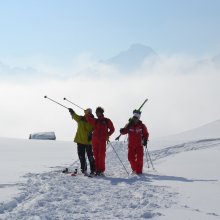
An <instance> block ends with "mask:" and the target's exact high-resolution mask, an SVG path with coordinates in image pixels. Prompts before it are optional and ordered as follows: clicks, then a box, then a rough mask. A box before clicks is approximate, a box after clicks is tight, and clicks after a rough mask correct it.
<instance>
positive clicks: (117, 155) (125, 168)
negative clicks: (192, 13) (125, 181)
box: [108, 141, 129, 176]
mask: <svg viewBox="0 0 220 220" xmlns="http://www.w3.org/2000/svg"><path fill="white" fill-rule="evenodd" d="M108 143H109V144H110V145H111V147H112V149H113V150H114V152H115V154H116V155H117V157H118V159H119V161H120V162H121V164H122V166H123V167H124V169H125V171H126V173H127V174H128V176H129V173H128V171H127V169H126V167H125V165H124V164H123V162H122V161H121V159H120V157H119V156H118V154H117V152H116V150H115V148H114V147H113V145H112V143H111V141H108Z"/></svg>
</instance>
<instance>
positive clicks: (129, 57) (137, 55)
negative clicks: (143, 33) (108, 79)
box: [105, 43, 157, 72]
mask: <svg viewBox="0 0 220 220" xmlns="http://www.w3.org/2000/svg"><path fill="white" fill-rule="evenodd" d="M152 56H157V54H156V52H155V51H154V50H153V49H152V48H151V47H148V46H145V45H143V44H140V43H135V44H132V45H131V46H130V47H129V48H128V50H125V51H121V52H120V53H119V54H118V55H116V56H114V57H111V58H110V59H108V60H106V61H105V63H107V64H110V65H113V66H114V67H116V68H117V69H119V70H120V71H126V72H130V71H133V70H136V69H138V68H139V67H140V66H141V65H142V64H143V62H144V60H145V59H146V58H148V57H152Z"/></svg>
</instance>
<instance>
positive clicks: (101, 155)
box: [99, 141, 106, 172]
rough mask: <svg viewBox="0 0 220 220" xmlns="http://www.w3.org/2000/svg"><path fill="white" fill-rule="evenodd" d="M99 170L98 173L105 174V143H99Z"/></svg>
mask: <svg viewBox="0 0 220 220" xmlns="http://www.w3.org/2000/svg"><path fill="white" fill-rule="evenodd" d="M99 150H100V152H99V168H100V172H105V157H106V142H105V141H104V142H102V143H100V148H99Z"/></svg>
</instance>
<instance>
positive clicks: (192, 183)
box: [0, 137, 220, 220]
mask: <svg viewBox="0 0 220 220" xmlns="http://www.w3.org/2000/svg"><path fill="white" fill-rule="evenodd" d="M155 143H156V142H155ZM155 143H153V141H152V144H150V143H149V147H148V148H149V153H150V158H151V160H152V162H153V165H154V168H155V170H154V169H153V168H152V165H151V163H150V161H149V157H146V154H145V161H144V174H143V175H141V176H135V175H134V176H132V175H129V176H128V175H127V173H126V171H125V169H124V168H123V166H122V164H121V163H120V161H119V159H118V157H117V155H116V154H115V151H116V152H117V154H118V156H119V157H120V159H121V161H122V162H123V164H124V166H125V167H126V169H127V170H128V171H129V172H130V166H129V162H128V160H127V142H111V144H112V145H108V146H107V152H106V176H105V177H94V178H88V177H86V176H83V175H82V174H78V175H77V176H75V177H74V176H69V175H66V174H63V173H62V172H61V171H62V169H64V168H65V167H69V168H70V169H71V170H74V168H76V167H78V166H79V161H78V159H77V154H76V146H75V144H74V143H73V142H57V141H38V140H16V139H4V138H0V149H1V155H0V165H1V166H0V174H1V181H0V190H1V191H0V192H1V194H0V195H1V200H0V219H2V220H3V219H7V220H8V219H9V220H10V219H13V220H14V219H25V220H26V219H29V220H32V219H33V220H41V219H42V220H48V219H50V220H54V219H55V220H56V219H62V220H63V219H66V220H69V219H167V220H174V219H175V220H176V219H178V220H186V219H195V220H197V219H198V220H206V219H207V220H212V219H216V220H217V219H220V206H219V204H220V172H219V170H218V169H219V167H220V160H219V158H220V138H217V137H216V138H210V139H198V140H194V141H186V142H182V143H181V144H178V145H172V143H173V142H172V140H171V145H169V142H168V141H167V142H166V145H165V146H163V147H161V148H158V149H156V148H155V149H154V148H153V147H151V146H153V145H154V144H155ZM112 147H114V150H115V151H114V150H113V148H112ZM147 158H148V160H147ZM148 165H149V168H148ZM78 168H79V167H78ZM14 188H16V192H15V191H14V190H13V189H14ZM3 192H5V194H7V192H9V193H8V194H10V196H7V197H6V196H5V197H4V198H2V195H3V194H4V193H3Z"/></svg>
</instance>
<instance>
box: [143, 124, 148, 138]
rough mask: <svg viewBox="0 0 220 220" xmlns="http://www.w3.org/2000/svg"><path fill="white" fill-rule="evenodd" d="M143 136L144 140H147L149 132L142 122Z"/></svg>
mask: <svg viewBox="0 0 220 220" xmlns="http://www.w3.org/2000/svg"><path fill="white" fill-rule="evenodd" d="M143 137H144V139H146V140H148V138H149V133H148V130H147V127H146V125H144V124H143Z"/></svg>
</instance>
